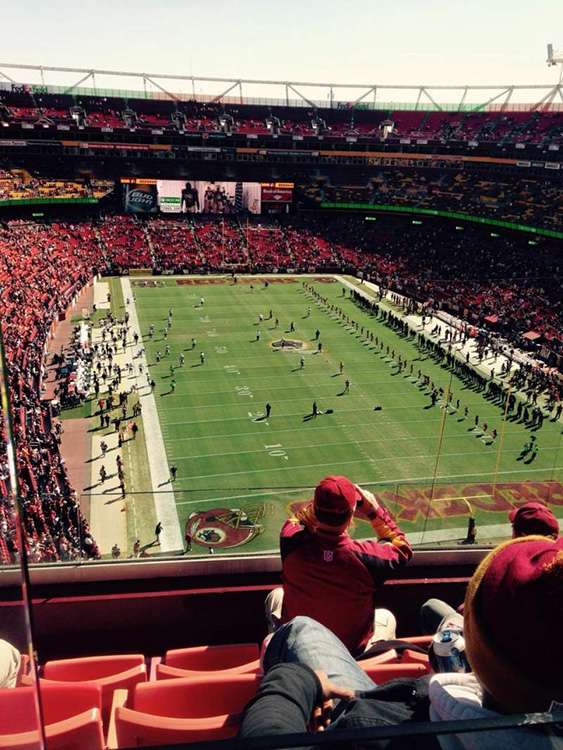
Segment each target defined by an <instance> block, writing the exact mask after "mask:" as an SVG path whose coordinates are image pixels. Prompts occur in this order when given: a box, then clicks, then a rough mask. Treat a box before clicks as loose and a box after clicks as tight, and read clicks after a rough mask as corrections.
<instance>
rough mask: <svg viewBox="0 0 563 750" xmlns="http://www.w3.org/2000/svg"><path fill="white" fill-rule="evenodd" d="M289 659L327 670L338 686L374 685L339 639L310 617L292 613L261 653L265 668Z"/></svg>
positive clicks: (368, 687) (358, 687)
mask: <svg viewBox="0 0 563 750" xmlns="http://www.w3.org/2000/svg"><path fill="white" fill-rule="evenodd" d="M292 662H297V663H299V664H305V665H307V666H308V667H310V668H311V669H313V670H318V669H320V670H322V671H323V672H326V674H327V676H328V679H329V680H331V681H332V682H334V683H335V684H336V685H338V686H339V687H346V688H350V689H351V690H355V691H363V690H372V689H373V688H374V687H376V684H375V682H374V681H373V680H372V679H371V678H370V677H368V675H367V674H366V673H365V672H364V670H363V669H362V668H361V667H360V666H359V664H358V663H357V661H356V660H355V659H354V657H353V656H352V654H351V653H350V652H349V651H348V649H347V648H346V646H345V645H344V644H343V643H342V641H341V640H340V639H339V638H337V637H336V636H335V635H334V633H332V632H331V631H330V630H329V629H328V628H325V626H324V625H321V624H320V623H318V622H317V621H316V620H313V619H312V618H310V617H303V616H301V615H300V616H299V617H294V618H293V620H291V621H290V622H288V623H286V624H285V625H282V626H281V627H280V628H278V630H276V632H275V633H274V635H273V636H272V639H271V641H270V643H269V644H268V647H267V649H266V653H265V654H264V672H267V671H268V669H270V668H271V667H273V666H274V665H275V664H287V663H292Z"/></svg>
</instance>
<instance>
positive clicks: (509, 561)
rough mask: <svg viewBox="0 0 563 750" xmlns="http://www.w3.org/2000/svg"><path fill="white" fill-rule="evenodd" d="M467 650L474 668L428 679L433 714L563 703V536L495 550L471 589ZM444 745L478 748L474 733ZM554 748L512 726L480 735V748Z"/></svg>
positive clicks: (477, 715) (522, 540) (481, 714)
mask: <svg viewBox="0 0 563 750" xmlns="http://www.w3.org/2000/svg"><path fill="white" fill-rule="evenodd" d="M464 611H465V614H464V635H465V650H466V653H467V658H468V660H469V663H470V665H471V668H472V673H469V674H461V675H460V674H440V675H436V676H435V677H434V678H433V679H432V681H431V683H430V691H429V695H430V701H431V709H430V717H431V719H432V720H436V719H438V720H442V721H449V720H455V719H461V718H463V719H481V718H487V717H490V716H494V715H495V714H496V713H500V714H516V713H527V712H531V711H548V710H550V707H551V705H552V703H553V702H555V703H560V702H561V701H563V681H562V680H561V664H563V640H562V639H561V638H560V637H559V634H560V633H561V631H562V629H563V539H556V540H554V539H549V538H547V537H545V536H539V535H534V536H525V537H519V538H516V539H512V540H510V541H508V542H505V543H504V544H501V545H500V546H499V547H497V548H496V549H494V550H493V551H492V552H491V553H490V554H489V555H487V557H486V558H485V559H484V560H483V561H482V562H481V564H480V565H479V567H478V568H477V570H476V572H475V574H474V575H473V577H472V579H471V581H470V582H469V585H468V587H467V593H466V596H465V606H464ZM440 744H441V745H442V747H443V748H444V750H450V749H452V750H453V748H454V747H455V748H456V749H462V748H469V747H471V748H473V747H475V746H476V741H475V737H473V739H471V735H470V734H469V735H465V736H463V735H458V736H457V737H456V738H455V742H454V738H451V739H449V740H448V739H447V738H446V737H443V738H441V739H440ZM498 747H503V748H516V747H518V748H520V749H521V750H523V749H524V748H530V749H532V748H533V750H536V749H538V750H540V749H541V748H551V747H556V745H555V744H552V743H550V740H549V739H548V738H546V737H542V735H541V734H540V733H534V732H523V731H520V730H508V731H507V732H500V733H497V732H494V733H492V734H491V735H490V736H483V738H482V740H479V748H480V750H489V749H490V750H493V749H494V748H498Z"/></svg>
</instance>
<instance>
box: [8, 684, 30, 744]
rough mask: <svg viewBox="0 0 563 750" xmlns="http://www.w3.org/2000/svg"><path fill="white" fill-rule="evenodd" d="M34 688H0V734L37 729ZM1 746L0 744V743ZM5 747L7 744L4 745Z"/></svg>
mask: <svg viewBox="0 0 563 750" xmlns="http://www.w3.org/2000/svg"><path fill="white" fill-rule="evenodd" d="M34 691H35V688H33V687H21V688H2V689H1V690H0V735H1V736H2V737H5V736H6V735H10V734H16V733H23V732H34V731H35V730H36V729H37V709H36V703H35V696H34ZM0 747H1V745H0ZM4 747H7V745H4Z"/></svg>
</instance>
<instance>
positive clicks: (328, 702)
mask: <svg viewBox="0 0 563 750" xmlns="http://www.w3.org/2000/svg"><path fill="white" fill-rule="evenodd" d="M315 674H316V675H317V679H318V681H319V683H320V685H321V690H322V699H321V703H320V704H319V705H318V706H315V708H314V709H313V714H312V716H311V731H313V732H324V730H325V729H326V728H327V727H328V725H329V724H330V722H331V714H332V706H333V703H332V700H333V698H336V699H338V700H344V701H350V700H353V699H354V698H355V693H354V691H353V690H350V688H343V687H339V686H338V685H335V684H334V682H331V681H330V680H329V679H328V677H327V675H326V672H323V671H321V670H319V669H317V670H315Z"/></svg>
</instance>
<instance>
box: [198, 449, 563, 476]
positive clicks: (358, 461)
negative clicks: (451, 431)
mask: <svg viewBox="0 0 563 750" xmlns="http://www.w3.org/2000/svg"><path fill="white" fill-rule="evenodd" d="M552 450H557V449H556V448H553V449H552ZM512 452H514V451H512ZM434 455H435V454H433V453H431V454H429V455H428V456H426V458H433V457H434ZM448 455H450V456H451V455H468V454H463V453H461V454H448ZM424 457H425V456H418V457H417V458H424ZM378 460H385V461H392V460H395V456H389V457H387V458H385V459H378ZM335 463H338V464H339V465H341V466H343V465H344V464H361V463H366V459H365V458H357V459H352V460H350V461H336V460H335V461H325V462H323V463H320V464H299V465H295V466H281V467H278V468H277V469H272V468H269V469H254V470H253V471H249V470H248V469H247V470H246V471H229V472H224V473H222V474H199V475H192V476H190V478H189V479H190V481H193V480H194V479H214V478H216V477H236V476H241V475H243V474H244V475H245V476H250V475H254V474H264V473H265V472H268V473H271V472H274V471H297V470H298V469H317V468H320V467H321V466H333V465H334V464H335ZM551 469H556V470H559V469H563V466H555V467H551ZM551 469H546V468H545V467H544V468H542V469H528V470H526V469H514V470H510V471H504V472H500V471H499V472H498V473H499V475H500V474H525V473H526V471H528V472H529V473H530V474H531V473H532V472H538V471H543V472H546V471H550V470H551ZM494 473H495V472H492V471H491V472H476V473H474V474H452V475H450V476H452V477H455V476H457V477H480V476H486V475H488V474H492V475H494ZM431 478H432V477H430V479H431ZM437 478H438V477H437ZM401 481H407V480H404V479H403V480H401ZM408 481H409V482H411V481H416V480H415V479H408Z"/></svg>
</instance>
